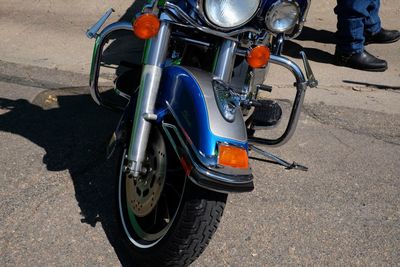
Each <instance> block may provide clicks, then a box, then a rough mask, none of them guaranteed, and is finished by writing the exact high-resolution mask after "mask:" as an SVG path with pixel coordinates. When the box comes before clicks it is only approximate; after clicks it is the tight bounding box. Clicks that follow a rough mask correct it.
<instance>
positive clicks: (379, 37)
mask: <svg viewBox="0 0 400 267" xmlns="http://www.w3.org/2000/svg"><path fill="white" fill-rule="evenodd" d="M398 40H400V32H399V31H396V30H385V29H384V28H381V30H380V31H379V32H378V33H375V34H374V35H371V34H365V43H364V44H365V45H368V44H390V43H394V42H397V41H398Z"/></svg>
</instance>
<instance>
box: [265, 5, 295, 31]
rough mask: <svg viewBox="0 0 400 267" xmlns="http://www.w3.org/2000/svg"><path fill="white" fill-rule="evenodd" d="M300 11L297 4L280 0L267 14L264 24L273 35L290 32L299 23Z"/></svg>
mask: <svg viewBox="0 0 400 267" xmlns="http://www.w3.org/2000/svg"><path fill="white" fill-rule="evenodd" d="M299 16H300V9H299V5H298V4H297V2H294V1H290V0H281V1H278V2H276V3H275V4H274V5H273V6H272V7H271V8H270V9H269V11H268V12H267V16H266V18H265V23H266V24H267V28H268V29H269V30H271V31H273V32H275V33H280V32H286V31H288V30H291V29H292V28H293V27H294V26H295V25H296V24H297V23H298V21H299Z"/></svg>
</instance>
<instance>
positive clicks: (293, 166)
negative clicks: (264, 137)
mask: <svg viewBox="0 0 400 267" xmlns="http://www.w3.org/2000/svg"><path fill="white" fill-rule="evenodd" d="M249 149H252V150H253V151H254V152H256V153H258V154H260V155H262V156H264V157H266V158H269V159H271V160H273V161H274V162H276V163H277V164H279V165H281V166H283V167H285V168H286V169H287V170H293V169H294V170H300V171H308V167H306V166H303V165H301V164H298V163H296V162H294V161H293V163H292V164H290V163H289V162H287V161H285V160H283V159H281V158H279V157H277V156H275V155H273V154H271V153H269V152H267V151H264V150H262V149H260V148H258V147H256V146H254V145H249Z"/></svg>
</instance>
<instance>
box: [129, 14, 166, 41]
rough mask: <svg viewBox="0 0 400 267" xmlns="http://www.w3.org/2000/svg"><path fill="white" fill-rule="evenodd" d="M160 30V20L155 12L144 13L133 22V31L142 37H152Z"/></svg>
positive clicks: (145, 38)
mask: <svg viewBox="0 0 400 267" xmlns="http://www.w3.org/2000/svg"><path fill="white" fill-rule="evenodd" d="M159 30H160V20H159V19H158V17H157V16H156V15H154V14H149V13H146V14H143V15H141V16H139V17H138V18H137V19H136V20H135V21H134V22H133V32H134V33H135V35H136V36H137V37H138V38H140V39H144V40H147V39H150V38H152V37H154V36H156V35H157V33H158V31H159Z"/></svg>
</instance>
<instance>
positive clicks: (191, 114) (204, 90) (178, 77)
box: [157, 66, 248, 166]
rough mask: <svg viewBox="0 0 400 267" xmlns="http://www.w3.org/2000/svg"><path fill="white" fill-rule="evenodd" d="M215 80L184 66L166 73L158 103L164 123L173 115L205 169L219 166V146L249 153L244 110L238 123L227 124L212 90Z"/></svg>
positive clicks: (200, 71) (239, 114)
mask: <svg viewBox="0 0 400 267" xmlns="http://www.w3.org/2000/svg"><path fill="white" fill-rule="evenodd" d="M212 79H213V76H212V74H210V73H207V72H205V71H202V70H198V69H194V68H186V67H181V66H170V67H167V68H165V69H164V71H163V76H162V79H161V85H160V94H159V97H158V100H157V112H158V114H159V117H161V118H160V119H162V118H163V116H165V114H167V113H172V115H173V117H174V119H175V120H176V121H177V123H178V124H179V125H178V126H179V128H181V130H182V131H183V132H184V135H185V137H186V139H189V142H190V143H191V145H192V147H193V148H194V149H195V150H196V154H197V157H198V159H199V160H200V161H201V162H202V163H203V164H204V165H214V166H215V165H216V163H217V162H216V155H217V146H218V143H228V144H231V145H235V146H238V147H242V148H245V149H248V144H247V133H246V127H245V123H244V120H243V116H242V114H241V111H240V109H237V111H236V112H237V113H236V116H235V120H234V121H233V122H228V121H226V120H225V119H224V118H223V117H222V115H221V113H220V112H219V109H218V106H217V103H216V100H215V97H214V91H213V87H212Z"/></svg>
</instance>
